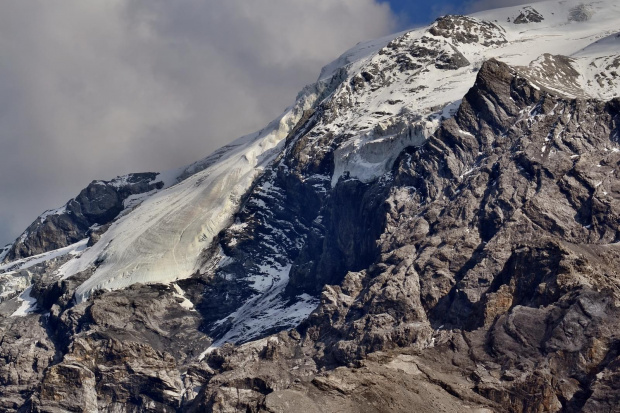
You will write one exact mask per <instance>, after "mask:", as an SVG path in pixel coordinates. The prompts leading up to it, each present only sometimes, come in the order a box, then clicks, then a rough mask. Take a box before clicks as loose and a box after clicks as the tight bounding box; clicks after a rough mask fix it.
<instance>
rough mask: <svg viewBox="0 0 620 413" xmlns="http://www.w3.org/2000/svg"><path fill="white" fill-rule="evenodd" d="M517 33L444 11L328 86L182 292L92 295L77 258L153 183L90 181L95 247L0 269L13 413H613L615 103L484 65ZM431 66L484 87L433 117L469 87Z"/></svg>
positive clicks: (546, 74)
mask: <svg viewBox="0 0 620 413" xmlns="http://www.w3.org/2000/svg"><path fill="white" fill-rule="evenodd" d="M573 7H574V5H573V4H572V3H571V4H567V5H566V8H565V9H563V10H564V11H565V16H564V15H563V16H561V18H562V19H564V20H562V22H563V23H562V24H564V23H565V22H566V21H567V20H566V19H568V17H569V16H570V15H572V13H573V12H572V10H573ZM537 8H538V6H537ZM527 10H530V11H531V12H532V13H534V12H535V11H534V10H533V9H531V8H524V9H522V8H518V9H515V10H512V11H511V12H517V11H522V12H523V13H524V11H527ZM541 10H542V9H541ZM536 13H537V14H540V13H538V12H536ZM558 14H560V13H559V12H558ZM540 15H541V16H542V14H540ZM535 16H536V14H528V15H527V16H525V15H524V17H523V19H528V22H536V20H535ZM551 18H552V17H550V16H549V14H545V22H546V21H547V19H551ZM558 18H559V17H558ZM504 20H505V16H504ZM542 21H543V20H542V17H541V20H540V21H539V22H538V23H540V24H543V23H542ZM528 22H523V23H528ZM515 23H516V21H515ZM524 27H525V26H524ZM537 27H538V26H537ZM537 33H538V32H537ZM596 33H598V32H596ZM510 35H514V34H510ZM580 35H581V34H580ZM593 36H594V35H593ZM594 37H595V38H598V37H600V36H599V35H598V34H597V35H596V36H594ZM509 38H510V36H509V34H507V31H506V30H504V29H503V28H502V27H501V26H499V24H495V23H491V22H489V21H486V22H485V21H484V20H481V19H479V18H474V17H463V16H447V17H444V18H441V19H438V20H437V21H436V22H435V23H433V24H432V25H431V26H430V27H429V28H426V29H424V30H421V31H419V32H410V33H406V34H404V35H401V36H399V37H397V38H396V39H392V40H390V41H386V42H385V43H384V44H383V46H381V47H376V50H375V51H374V52H373V53H374V54H373V55H372V56H369V57H368V58H367V59H366V60H365V61H364V63H363V64H361V63H359V64H358V63H352V64H353V66H352V67H354V69H351V68H350V67H349V68H341V69H340V70H336V71H335V72H334V74H333V75H332V77H331V78H328V79H323V80H322V82H323V83H322V86H321V88H320V92H318V93H319V95H318V97H317V98H316V99H315V101H316V102H315V103H313V104H312V105H311V107H308V108H306V109H305V110H304V111H303V113H302V114H301V116H298V117H296V124H295V125H291V127H290V128H289V129H287V130H288V133H287V135H286V136H285V137H284V138H283V140H282V141H281V144H279V146H277V147H275V148H274V150H273V152H270V153H269V154H268V155H266V157H268V159H272V161H270V162H268V163H264V164H261V165H263V169H262V171H261V173H260V174H258V175H257V176H256V178H255V179H254V181H253V182H252V185H251V186H250V187H249V188H247V191H246V192H245V194H244V196H243V197H242V198H241V199H239V200H238V205H239V207H238V209H236V210H235V211H234V213H232V215H231V216H230V219H229V221H230V223H229V224H228V225H227V226H226V228H225V229H223V230H221V231H220V232H219V234H218V235H217V236H216V237H215V238H214V240H213V242H211V243H210V244H209V245H208V246H205V248H204V250H203V251H202V255H201V257H200V259H201V266H200V268H198V269H197V270H196V272H195V274H193V275H192V276H191V277H186V278H183V279H176V280H173V281H171V282H170V283H167V284H158V283H135V284H132V285H130V286H128V287H126V288H114V289H113V288H106V287H105V286H103V288H101V289H98V290H95V291H94V292H93V294H92V295H91V296H90V297H88V299H85V300H78V293H77V292H78V289H79V288H80V286H82V285H83V284H84V283H85V282H86V281H87V280H89V279H91V278H92V277H93V276H94V275H95V274H96V272H97V268H98V265H100V264H101V263H102V262H105V260H106V259H108V257H106V254H105V253H102V254H101V256H99V257H97V260H96V261H95V262H94V263H93V265H92V266H88V267H87V268H86V269H85V270H84V271H81V272H77V273H75V274H71V275H69V276H67V275H66V273H64V272H63V271H64V268H65V266H66V265H70V264H71V263H72V262H74V261H73V260H74V259H75V258H73V256H77V257H79V256H80V254H82V251H83V250H82V249H80V248H82V247H83V248H86V249H88V248H89V245H93V244H94V243H96V242H97V238H98V237H99V236H100V235H101V234H106V231H107V230H108V224H109V225H118V226H120V225H121V224H119V221H118V220H117V219H116V218H115V216H117V215H118V214H121V215H123V214H126V213H127V212H122V211H124V210H125V209H127V208H131V205H132V204H131V200H132V199H134V198H129V197H131V195H132V194H133V195H135V194H140V193H145V192H149V191H152V190H154V189H158V188H157V185H159V184H158V183H157V181H155V176H153V175H149V174H144V175H141V174H139V175H135V178H131V182H129V180H127V182H126V184H127V185H128V186H116V185H112V184H111V183H104V184H98V183H93V184H91V186H89V188H90V189H89V188H87V189H86V190H85V191H83V192H82V193H81V194H80V196H79V197H77V198H76V199H75V200H72V201H70V202H69V203H68V204H67V205H68V206H67V208H68V209H67V210H69V208H73V207H71V206H70V205H73V204H75V205H80V208H79V211H80V215H79V217H80V218H79V219H81V220H84V222H85V224H84V225H86V224H89V226H87V227H86V226H85V227H84V228H82V227H80V228H82V229H80V231H84V232H82V233H80V234H82V235H75V237H77V238H79V239H83V238H85V236H86V235H88V236H89V237H90V240H89V242H88V245H87V244H86V241H84V245H83V246H82V247H80V248H74V249H70V250H66V251H65V250H62V251H64V253H63V254H60V253H53V251H52V252H50V253H49V254H50V255H49V256H46V258H45V259H38V258H36V257H30V258H27V259H24V260H19V261H16V262H14V263H13V264H11V265H9V266H8V267H6V269H5V270H6V271H5V272H4V273H3V274H2V276H3V277H4V278H6V280H8V281H12V284H11V283H9V282H8V281H6V283H5V284H2V285H7V286H8V285H11V286H12V287H11V288H13V290H12V291H13V295H14V296H15V297H13V296H9V295H7V297H8V298H7V299H6V300H4V301H2V302H0V409H1V410H3V411H19V412H64V411H72V412H95V411H99V412H203V411H213V412H237V411H244V412H265V413H266V412H270V413H276V412H290V411H308V412H332V411H342V412H388V411H397V412H408V411H420V412H435V411H446V412H468V411H469V412H478V413H483V412H484V413H486V412H496V411H497V412H504V411H508V412H559V411H564V412H581V411H584V412H600V411H618V405H619V404H620V396H618V395H619V393H618V390H619V389H620V273H619V271H620V270H619V268H620V267H619V266H618V263H619V262H620V184H618V182H620V180H619V178H620V142H619V139H620V98H619V97H618V95H619V93H616V95H615V97H612V98H610V99H603V98H600V96H596V97H595V96H592V95H589V92H588V91H589V90H590V89H588V88H587V85H584V83H583V82H582V78H583V77H584V76H585V75H584V73H585V72H583V69H582V66H580V64H581V63H580V62H581V61H579V60H578V58H577V57H567V56H558V55H553V54H544V55H542V56H541V57H540V58H538V59H537V60H535V61H534V63H532V64H531V65H529V66H524V65H509V64H507V63H504V62H502V61H500V60H499V59H494V58H490V59H485V60H484V62H483V63H480V62H478V61H476V60H475V59H476V56H479V55H481V54H485V55H486V54H487V53H495V48H502V47H510V46H509V42H508V40H507V39H509ZM368 47H370V46H368ZM471 50H474V52H472V51H471ZM501 50H504V49H501ZM498 53H499V52H498ZM616 53H620V51H616ZM598 58H600V56H599V55H597V59H598ZM609 58H610V57H609V56H607V55H605V59H609ZM596 61H598V60H596ZM588 62H590V61H588ZM355 65H357V66H355ZM603 69H604V68H603V66H597V67H596V71H597V73H598V71H600V70H603ZM346 70H351V72H350V73H349V72H347V71H346ZM472 70H474V71H472ZM580 70H582V71H580ZM438 73H439V74H441V75H444V76H455V77H454V78H450V79H467V76H471V77H472V83H471V84H469V85H468V86H467V87H466V88H465V90H466V92H464V93H463V94H461V95H459V96H458V97H457V98H455V99H454V100H450V103H449V104H442V105H439V106H437V107H435V106H423V104H430V103H428V102H437V100H433V99H434V98H433V97H432V96H431V95H432V94H433V93H437V94H440V93H448V94H450V93H456V92H454V91H455V90H456V91H458V90H460V89H458V87H460V86H452V87H454V89H451V88H449V87H447V86H446V85H444V86H443V87H446V88H447V89H448V91H444V89H442V88H438V89H434V90H433V92H432V93H431V92H428V91H426V89H425V88H424V87H422V86H425V85H424V84H423V83H428V84H429V85H431V86H427V88H430V87H432V85H433V82H438V83H437V84H439V83H441V78H440V77H438V76H439V75H437V74H438ZM425 75H427V76H431V75H432V76H435V77H433V78H432V79H430V80H428V81H426V80H425V79H426V78H424V76H425ZM593 79H595V78H593ZM454 82H456V81H454ZM386 91H389V92H386ZM386 95H388V96H390V97H389V99H387V100H386V99H385V96H386ZM407 96H412V100H411V101H410V103H406V104H405V100H404V99H406V97H407ZM450 96H451V99H452V95H450ZM400 98H402V99H400ZM377 101H379V102H380V103H377ZM411 102H413V103H411ZM420 102H423V103H420ZM444 103H445V102H444ZM373 105H374V106H373ZM415 105H422V106H420V107H421V108H422V109H420V110H419V111H417V112H416V111H414V109H413V107H414V106H415ZM392 111H393V112H392ZM369 125H370V126H369ZM227 150H230V148H228V149H227ZM225 152H226V151H224V152H219V153H216V154H215V155H214V156H212V157H211V158H208V159H207V160H205V161H203V162H202V163H200V162H199V163H197V164H196V165H197V166H196V168H197V169H200V170H204V171H206V173H209V171H210V169H209V168H210V167H211V166H213V165H217V162H218V160H219V159H220V158H223V157H225ZM274 154H275V155H274ZM248 156H249V155H248ZM261 156H262V155H261ZM190 169H191V167H190V168H188V169H187V170H190ZM188 174H189V175H188V177H189V178H191V176H193V175H191V174H190V173H189V172H188ZM189 178H188V179H189ZM162 185H163V183H162ZM197 185H198V184H197ZM127 200H129V201H128V202H125V201H127ZM121 206H122V207H123V208H121V210H119V208H120V207H121ZM76 208H77V207H76ZM71 211H74V212H73V213H72V214H69V213H68V212H62V213H57V214H56V215H49V216H46V217H44V218H45V219H43V220H38V221H37V222H39V221H41V222H39V223H38V224H37V223H35V224H37V225H38V226H36V225H35V224H33V226H32V227H31V228H32V230H31V231H29V232H28V234H29V235H28V236H27V237H25V238H24V239H23V240H21V241H18V243H16V244H14V246H13V247H12V248H13V250H14V251H22V252H19V253H18V252H12V253H13V254H23V255H24V256H25V255H28V254H31V253H32V251H35V250H36V248H40V251H46V248H52V247H50V246H51V245H52V243H53V242H58V245H62V246H66V245H69V244H71V243H72V242H73V241H71V240H73V238H70V236H71V234H73V232H74V231H73V230H72V229H71V228H68V229H60V230H59V229H58V228H56V229H55V230H54V231H52V233H53V234H54V235H53V236H49V237H47V238H45V237H46V236H45V235H42V234H43V233H44V231H43V230H42V228H51V227H49V225H51V224H52V223H53V222H56V221H53V220H61V219H73V218H72V217H73V216H78V214H77V212H76V211H78V209H71ZM52 216H53V217H57V218H49V217H52ZM63 216H64V217H65V218H63ZM76 219H77V218H76ZM46 222H48V224H45V223H46ZM71 222H74V221H71ZM75 222H77V221H75ZM94 223H96V224H98V225H99V227H95V228H92V225H93V224H94ZM37 231H39V232H37ZM36 234H39V235H36ZM76 234H77V232H76ZM37 237H42V239H43V241H40V242H39V241H37V240H38V238H37ZM62 237H65V238H64V239H65V240H66V241H62V239H63V238H62ZM80 237H82V238H80ZM58 240H60V241H58ZM37 242H39V244H37ZM63 242H64V244H63ZM112 242H114V240H113V241H112ZM13 250H12V251H13ZM36 251H38V250H36ZM15 257H17V255H16V256H15ZM39 261H41V262H39ZM26 265H29V266H28V267H27V268H26V267H25V266H26ZM2 268H3V267H2ZM121 276H123V274H119V275H118V277H121ZM4 278H3V280H4ZM111 281H114V280H111ZM3 282H4V281H3ZM106 285H112V284H111V283H110V284H106ZM26 287H28V290H26V291H24V292H23V293H22V290H23V289H24V288H26ZM7 288H8V287H7ZM7 291H8V290H7ZM26 292H27V294H26ZM10 297H12V298H10ZM29 300H30V301H29Z"/></svg>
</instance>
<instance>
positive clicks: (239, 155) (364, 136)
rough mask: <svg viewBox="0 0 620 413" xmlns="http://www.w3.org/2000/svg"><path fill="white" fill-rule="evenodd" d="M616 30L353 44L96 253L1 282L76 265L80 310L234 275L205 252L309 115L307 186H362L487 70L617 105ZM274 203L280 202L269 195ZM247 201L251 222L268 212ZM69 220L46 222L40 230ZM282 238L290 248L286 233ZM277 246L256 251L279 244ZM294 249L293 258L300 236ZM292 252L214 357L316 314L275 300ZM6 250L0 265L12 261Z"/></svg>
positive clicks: (598, 19)
mask: <svg viewBox="0 0 620 413" xmlns="http://www.w3.org/2000/svg"><path fill="white" fill-rule="evenodd" d="M619 21H620V4H619V3H618V2H617V1H615V0H614V1H612V0H601V1H595V2H588V3H584V2H581V1H577V0H562V1H558V0H552V1H546V2H540V3H534V4H532V5H530V6H519V7H511V8H504V9H497V10H492V11H488V12H482V13H477V14H474V15H472V16H468V17H464V16H447V17H444V18H441V19H438V20H437V21H436V22H434V23H433V24H432V25H430V26H428V27H423V28H417V29H415V30H411V31H407V32H403V33H398V34H395V35H392V36H389V37H386V38H383V39H378V40H374V41H370V42H365V43H360V44H358V45H357V46H355V47H354V48H352V49H351V50H349V51H347V52H346V53H344V54H343V55H342V56H341V57H340V58H339V59H337V60H336V61H334V62H333V63H331V64H329V65H327V66H326V67H325V68H324V69H323V71H322V72H321V75H320V77H319V81H318V83H317V84H315V85H312V86H309V87H308V88H306V89H305V90H304V91H303V92H302V93H300V95H299V96H298V99H297V101H296V102H295V104H294V105H293V106H292V107H291V108H289V109H288V110H287V111H286V112H285V113H284V114H283V115H282V116H281V117H280V118H278V119H276V120H275V121H273V122H272V123H271V124H270V125H268V126H267V127H266V128H265V129H263V130H262V131H259V132H257V133H255V134H251V135H248V136H245V137H242V138H240V139H238V140H237V141H235V142H233V143H231V144H230V145H227V146H226V147H224V148H222V149H221V150H219V151H216V152H215V153H214V154H212V155H211V156H209V157H207V158H205V159H203V160H201V161H199V162H196V163H195V164H192V165H190V166H188V167H186V168H182V169H179V170H174V171H169V172H166V173H162V174H159V175H158V176H157V180H159V181H161V182H162V183H163V184H162V185H161V186H160V187H158V188H156V189H153V190H151V191H148V192H143V193H139V194H133V195H131V196H129V197H128V198H127V199H125V200H124V201H123V207H124V209H123V210H122V212H121V213H120V214H119V215H118V217H117V218H115V220H114V221H113V222H112V224H111V225H110V227H109V228H108V229H107V230H105V232H103V234H101V236H100V238H99V239H98V240H97V242H93V243H90V244H89V245H91V244H92V245H91V246H88V247H87V245H86V241H82V242H80V243H78V244H73V245H71V246H70V247H66V248H61V249H58V250H55V251H49V252H46V253H45V254H43V255H41V256H34V257H31V258H30V259H26V260H22V261H16V262H11V263H7V264H5V265H3V266H2V267H0V272H4V274H2V277H3V278H4V279H6V280H11V279H13V278H11V277H17V276H18V270H22V269H25V268H26V266H27V265H29V263H40V262H41V261H45V260H48V259H51V258H58V257H61V256H67V254H69V253H72V254H73V255H69V256H67V257H68V258H69V259H68V260H65V261H66V262H65V263H64V264H63V265H62V266H61V267H60V268H57V269H55V271H56V272H55V273H54V276H55V277H57V279H61V278H65V279H66V278H68V277H71V276H73V275H76V274H78V273H81V272H84V271H89V272H91V273H92V275H90V277H89V278H88V279H87V280H86V281H85V282H84V283H83V284H82V285H81V286H80V287H79V288H78V289H77V292H76V298H77V300H78V301H80V300H85V299H87V298H88V296H89V295H90V294H92V293H93V292H94V291H96V290H100V289H106V290H116V289H122V288H125V287H128V286H130V285H132V284H135V283H171V282H175V281H177V280H180V279H185V278H188V277H190V276H192V275H193V274H196V273H198V272H200V273H206V272H209V271H221V272H223V270H221V269H222V268H224V267H225V264H226V265H231V264H230V262H228V260H229V257H226V256H225V255H224V254H223V252H222V251H221V249H218V248H215V246H213V245H212V243H213V241H214V240H216V238H217V236H218V234H219V233H220V232H221V231H222V230H224V229H226V228H228V227H230V226H231V225H232V224H233V217H234V215H235V213H237V212H238V210H239V209H240V208H241V207H242V200H244V197H245V196H247V195H248V193H249V191H251V190H252V189H253V188H254V185H255V184H256V182H257V178H258V177H260V176H262V174H263V172H264V171H265V170H266V169H267V168H268V167H269V166H270V165H272V164H273V162H274V161H276V160H278V161H281V160H282V159H281V158H279V157H286V156H288V155H290V154H291V151H293V150H294V149H293V147H294V145H293V144H294V140H295V139H296V136H293V135H294V133H292V132H294V131H295V126H296V125H298V124H302V123H304V122H307V121H308V119H309V118H310V117H311V116H312V122H311V123H310V126H307V127H308V128H310V129H309V130H305V139H307V142H306V143H307V145H306V146H305V147H304V148H303V153H302V154H301V155H299V157H300V158H303V159H310V160H312V159H322V157H324V156H325V153H327V152H329V155H330V156H331V157H332V158H330V159H333V164H331V165H332V167H331V170H330V171H329V172H325V171H321V172H320V173H319V172H317V174H316V175H315V176H311V177H309V176H304V177H303V179H305V180H308V179H314V180H316V181H317V182H318V184H317V185H318V186H321V185H323V183H324V182H327V183H328V186H330V187H332V188H333V187H335V186H336V185H337V184H338V183H339V182H340V181H341V180H342V179H351V178H354V179H357V180H359V181H362V182H370V181H372V180H375V179H377V178H379V177H382V176H385V175H386V174H389V171H390V169H391V167H392V165H393V163H394V161H395V159H396V158H397V157H398V156H399V154H401V152H402V150H403V149H404V148H406V147H409V146H420V145H422V144H423V143H424V142H425V141H426V139H427V138H428V137H429V136H430V135H432V134H433V133H434V131H435V130H436V129H437V128H438V127H439V125H440V124H441V122H442V120H444V119H445V118H448V117H451V116H452V115H453V114H454V112H455V111H456V109H457V108H458V107H459V104H460V101H461V99H462V98H463V96H464V95H465V94H466V93H467V91H468V90H469V89H470V88H471V86H472V85H473V84H474V81H475V78H476V74H477V71H478V69H479V68H480V67H481V65H482V63H483V62H484V61H486V60H488V59H491V58H495V59H498V60H501V61H504V62H506V63H508V64H510V65H512V66H515V67H519V73H521V74H522V75H523V76H525V77H527V78H528V79H529V80H530V81H532V82H533V83H534V85H536V86H537V87H541V88H547V89H549V90H554V91H559V92H560V93H562V94H565V95H568V96H576V97H593V98H601V99H610V98H612V97H615V96H619V95H620V89H619V81H620V77H619V76H618V67H619V66H620V38H619V37H618V30H619V26H618V22H619ZM557 55H563V56H565V57H557ZM313 139H314V140H313ZM289 144H290V145H289ZM286 151H289V152H286ZM280 166H281V167H282V168H285V165H284V164H281V165H280ZM119 179H120V181H122V179H121V178H119ZM120 181H119V182H120ZM153 182H154V181H153ZM108 184H109V183H108ZM269 188H273V186H272V185H271V183H270V182H264V183H263V184H262V186H259V189H264V191H265V193H264V196H265V197H271V198H274V199H275V198H277V197H284V195H285V194H283V193H281V192H280V193H278V192H277V191H276V190H273V189H269ZM270 190H273V191H274V192H273V193H271V194H267V192H269V191H270ZM325 190H326V191H327V190H328V189H325ZM254 202H255V203H254V205H253V208H254V209H256V210H261V209H262V210H263V211H264V212H265V211H266V210H268V209H269V208H273V206H271V207H270V206H269V205H267V204H265V203H264V202H263V203H261V202H259V201H256V200H254ZM63 211H64V210H63V209H60V210H54V211H50V212H48V213H46V214H47V215H45V214H44V216H43V218H39V220H43V219H45V218H46V217H47V216H48V215H49V214H59V213H62V212H63ZM271 212H273V211H266V212H265V215H269V214H270V213H271ZM271 215H273V214H271ZM317 220H319V221H320V217H317ZM236 225H237V226H238V232H239V233H240V234H241V235H243V233H244V231H246V232H247V231H249V230H246V229H244V226H243V225H244V223H236ZM274 232H275V230H274ZM291 232H294V231H291ZM276 235H277V236H281V237H282V238H283V239H284V238H287V237H289V235H288V234H285V233H284V231H280V233H279V234H276ZM274 237H275V235H274ZM274 237H272V238H269V237H265V238H264V239H262V240H259V241H260V242H262V243H264V244H269V243H274V242H275V239H276V238H274ZM291 237H292V236H291ZM288 241H290V243H291V245H293V246H294V247H295V248H299V245H297V244H300V243H301V244H303V243H304V242H305V241H306V237H305V236H297V237H296V238H295V239H292V238H291V239H290V240H288ZM288 241H287V242H288ZM231 242H232V243H234V240H231ZM212 247H213V248H212ZM286 248H292V247H290V246H288V245H280V246H278V248H274V250H277V251H276V252H274V254H273V255H274V257H275V258H273V259H272V258H270V260H271V261H269V260H267V259H266V258H265V257H262V258H261V257H252V259H254V264H255V265H254V267H253V268H254V269H253V270H247V271H246V272H245V273H244V274H243V275H240V276H239V279H240V281H243V283H245V284H247V285H249V288H250V289H251V290H252V294H250V295H249V296H248V298H247V301H246V302H244V303H241V305H240V306H238V307H237V308H235V309H233V310H231V311H230V313H229V314H227V315H226V316H225V317H223V318H222V319H221V320H218V321H216V322H215V327H218V326H221V325H225V324H226V325H229V328H228V330H226V332H225V334H223V335H222V336H221V337H220V338H219V340H218V341H217V342H216V344H220V343H223V342H225V341H245V340H248V339H250V338H252V337H255V336H258V335H260V334H261V332H262V331H266V330H269V329H271V328H276V327H277V328H284V327H285V326H287V325H295V324H297V323H298V322H299V321H301V320H302V319H303V318H305V317H306V316H307V315H308V314H309V313H310V312H311V311H312V309H313V307H314V305H316V303H317V301H316V298H313V297H309V296H299V297H297V301H288V299H284V298H282V296H281V295H282V292H283V291H284V289H285V288H286V286H287V284H288V282H289V271H290V269H291V266H292V265H293V258H292V256H291V254H289V255H287V254H286V253H285V252H282V250H285V249H286ZM2 251H3V252H0V261H1V260H2V258H3V257H4V255H6V254H7V250H2ZM2 254H4V255H2ZM67 257H65V258H67ZM261 259H262V261H261ZM259 261H260V262H259ZM218 262H219V264H218ZM265 262H269V265H267V264H265ZM207 263H209V264H212V267H207V266H206V264H207ZM239 265H241V264H239ZM244 265H246V264H244ZM9 285H10V286H11V287H8V286H9ZM175 285H176V284H175ZM27 286H28V282H19V283H11V282H8V281H7V282H5V283H4V284H3V288H4V290H6V291H5V292H6V294H7V297H8V296H10V295H11V294H13V295H15V294H16V293H19V292H21V291H23V290H24V289H25V288H26V287H27ZM177 288H178V286H177Z"/></svg>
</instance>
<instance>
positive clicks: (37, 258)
mask: <svg viewBox="0 0 620 413" xmlns="http://www.w3.org/2000/svg"><path fill="white" fill-rule="evenodd" d="M86 244H88V238H85V239H83V240H81V241H78V242H76V243H75V244H71V245H69V246H67V247H64V248H59V249H57V250H53V251H49V252H44V253H43V254H38V255H33V256H32V257H28V258H22V259H20V260H16V261H11V262H7V263H5V264H3V265H0V273H2V272H4V271H12V272H14V271H19V270H25V269H28V268H30V267H33V266H35V265H37V264H41V263H42V262H45V261H49V260H51V259H54V258H58V257H62V256H63V255H67V254H73V255H77V254H80V253H81V252H82V251H84V250H85V249H86Z"/></svg>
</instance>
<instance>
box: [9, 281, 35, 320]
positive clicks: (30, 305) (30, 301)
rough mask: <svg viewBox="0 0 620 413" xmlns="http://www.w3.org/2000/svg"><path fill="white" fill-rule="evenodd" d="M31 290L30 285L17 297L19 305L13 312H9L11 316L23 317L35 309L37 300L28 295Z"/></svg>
mask: <svg viewBox="0 0 620 413" xmlns="http://www.w3.org/2000/svg"><path fill="white" fill-rule="evenodd" d="M31 291H32V287H28V288H26V290H24V292H23V293H21V295H20V296H19V297H17V301H19V302H21V305H20V307H19V308H18V309H17V310H15V312H14V313H13V314H11V317H25V316H27V315H28V314H30V313H33V312H34V311H36V309H37V300H36V298H33V297H31V296H30V292H31Z"/></svg>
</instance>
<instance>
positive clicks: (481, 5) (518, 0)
mask: <svg viewBox="0 0 620 413" xmlns="http://www.w3.org/2000/svg"><path fill="white" fill-rule="evenodd" d="M533 1H534V0H475V1H471V2H469V3H468V4H467V6H466V7H467V11H468V13H473V12H477V11H482V10H490V9H498V8H501V7H511V6H519V5H521V4H528V3H532V2H533Z"/></svg>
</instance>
